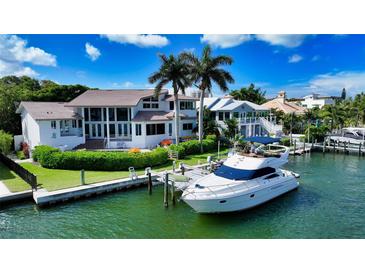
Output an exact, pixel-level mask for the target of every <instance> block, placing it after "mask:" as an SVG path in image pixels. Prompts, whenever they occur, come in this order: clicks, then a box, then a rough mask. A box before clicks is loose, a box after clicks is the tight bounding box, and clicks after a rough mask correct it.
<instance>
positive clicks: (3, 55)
mask: <svg viewBox="0 0 365 274" xmlns="http://www.w3.org/2000/svg"><path fill="white" fill-rule="evenodd" d="M24 63H28V64H32V65H40V66H53V67H54V66H56V65H57V61H56V56H54V55H52V54H50V53H47V52H45V51H44V50H43V49H40V48H36V47H28V46H27V41H26V40H24V39H22V38H20V37H18V36H16V35H0V76H5V75H16V76H21V75H26V76H32V77H33V76H37V75H38V74H37V72H35V71H34V70H33V69H32V68H30V67H28V66H25V65H24Z"/></svg>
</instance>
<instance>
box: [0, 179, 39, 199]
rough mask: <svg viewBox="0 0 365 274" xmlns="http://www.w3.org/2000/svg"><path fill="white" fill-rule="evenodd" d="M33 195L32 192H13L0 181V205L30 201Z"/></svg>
mask: <svg viewBox="0 0 365 274" xmlns="http://www.w3.org/2000/svg"><path fill="white" fill-rule="evenodd" d="M32 195H33V193H32V190H26V191H20V192H11V191H10V190H9V189H8V188H7V187H6V185H5V184H4V183H3V182H1V181H0V204H1V203H8V202H14V201H19V200H24V199H28V198H31V197H32Z"/></svg>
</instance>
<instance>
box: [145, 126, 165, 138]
mask: <svg viewBox="0 0 365 274" xmlns="http://www.w3.org/2000/svg"><path fill="white" fill-rule="evenodd" d="M146 132H147V135H161V134H165V124H147V125H146Z"/></svg>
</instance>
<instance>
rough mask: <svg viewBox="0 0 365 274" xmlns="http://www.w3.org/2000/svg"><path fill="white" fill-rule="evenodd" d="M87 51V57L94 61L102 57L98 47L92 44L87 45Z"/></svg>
mask: <svg viewBox="0 0 365 274" xmlns="http://www.w3.org/2000/svg"><path fill="white" fill-rule="evenodd" d="M85 51H86V53H87V56H88V57H89V58H90V59H91V60H92V61H96V60H97V59H98V58H99V57H100V55H101V53H100V50H98V49H97V48H96V47H94V46H93V45H91V44H90V43H86V44H85Z"/></svg>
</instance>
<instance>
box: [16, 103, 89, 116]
mask: <svg viewBox="0 0 365 274" xmlns="http://www.w3.org/2000/svg"><path fill="white" fill-rule="evenodd" d="M23 108H24V109H25V110H26V111H27V112H28V113H29V114H30V116H32V118H33V119H35V120H78V119H82V117H81V116H80V115H79V114H77V113H75V112H74V111H73V110H72V109H71V108H67V107H65V103H64V102H21V103H20V105H19V107H18V109H17V111H16V112H17V113H21V111H22V109H23Z"/></svg>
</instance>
